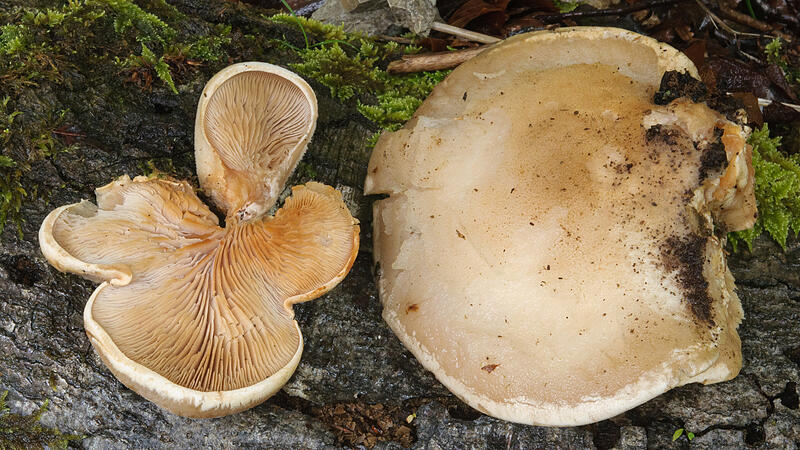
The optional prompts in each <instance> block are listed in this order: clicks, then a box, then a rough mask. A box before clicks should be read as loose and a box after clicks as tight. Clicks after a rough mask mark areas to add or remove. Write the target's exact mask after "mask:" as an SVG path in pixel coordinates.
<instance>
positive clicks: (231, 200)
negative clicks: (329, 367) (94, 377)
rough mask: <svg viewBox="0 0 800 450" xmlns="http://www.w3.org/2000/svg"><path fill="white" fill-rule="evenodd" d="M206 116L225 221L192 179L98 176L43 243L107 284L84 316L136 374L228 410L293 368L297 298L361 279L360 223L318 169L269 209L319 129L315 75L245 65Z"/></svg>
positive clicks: (271, 388)
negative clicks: (318, 179)
mask: <svg viewBox="0 0 800 450" xmlns="http://www.w3.org/2000/svg"><path fill="white" fill-rule="evenodd" d="M197 118H198V119H197V126H198V128H199V131H198V133H197V142H196V147H197V164H198V172H199V173H200V174H201V177H200V179H201V184H202V185H203V187H204V189H205V192H206V193H207V194H208V195H209V196H210V197H211V198H212V199H214V201H215V202H217V204H218V206H219V207H220V208H221V209H222V210H223V211H225V212H226V214H227V217H226V223H225V226H224V227H221V226H220V225H219V223H218V219H217V217H216V216H215V215H214V214H213V213H212V212H211V210H210V209H209V208H208V207H207V206H206V205H205V204H203V202H202V201H201V200H200V199H199V198H198V197H197V195H196V194H195V192H194V190H193V188H192V187H191V186H190V185H189V184H188V183H187V182H185V181H175V180H169V179H157V178H147V177H141V176H140V177H136V178H134V179H130V178H129V177H128V176H122V177H120V178H118V179H117V180H115V181H113V182H112V183H109V184H108V185H106V186H103V187H100V188H98V189H97V190H96V196H97V205H94V204H92V203H90V202H89V201H82V202H80V203H76V204H72V205H66V206H62V207H60V208H57V209H55V210H54V211H52V212H51V213H50V214H49V215H48V216H47V218H46V219H45V220H44V222H43V223H42V226H41V228H40V231H39V242H40V246H41V249H42V253H43V254H44V255H45V257H46V258H47V260H48V261H49V262H50V263H51V264H52V265H53V266H55V267H56V268H57V269H58V270H60V271H62V272H71V273H76V274H78V275H81V276H83V277H84V278H88V279H90V280H93V281H97V282H102V284H101V285H100V286H99V287H98V288H97V289H96V290H95V291H94V293H93V294H92V296H91V297H90V298H89V301H88V302H87V304H86V307H85V309H84V326H85V328H86V333H87V334H88V336H89V340H90V342H91V343H92V345H93V346H94V348H95V350H96V351H97V353H98V354H99V355H100V358H101V359H102V360H103V362H104V363H105V364H106V366H108V368H109V369H110V370H111V371H112V372H113V373H114V375H115V376H116V377H117V378H118V379H119V380H120V381H122V382H123V383H124V384H125V385H126V386H128V387H130V388H131V389H133V390H134V391H136V392H137V393H139V394H140V395H142V396H143V397H145V398H147V399H148V400H150V401H152V402H154V403H156V404H157V405H159V406H161V407H163V408H165V409H167V410H168V411H170V412H173V413H175V414H178V415H182V416H187V417H219V416H223V415H227V414H232V413H235V412H237V411H241V410H244V409H247V408H250V407H252V406H254V405H256V404H258V403H260V402H262V401H264V400H265V399H266V398H268V397H270V396H271V395H273V394H274V393H275V392H277V391H278V389H280V388H281V386H283V384H284V383H285V382H286V381H287V380H288V379H289V377H290V376H291V375H292V373H293V372H294V370H295V368H296V367H297V364H298V363H299V361H300V356H301V354H302V351H303V339H302V335H301V333H300V329H299V327H298V325H297V322H296V321H294V320H293V318H294V313H293V311H292V305H294V304H296V303H299V302H304V301H307V300H311V299H314V298H317V297H319V296H320V295H322V294H324V293H325V292H327V291H328V290H330V289H331V288H332V287H334V286H335V285H336V284H337V283H339V281H341V280H342V279H343V278H344V277H345V275H346V274H347V272H348V271H349V270H350V268H351V267H352V265H353V261H354V260H355V257H356V254H357V252H358V236H359V227H358V225H357V221H356V220H355V219H354V218H353V217H352V216H351V215H350V212H349V211H348V210H347V207H346V206H345V204H344V202H343V201H342V196H341V194H340V193H339V192H338V191H336V190H334V189H333V188H331V187H329V186H325V185H323V184H319V183H315V182H309V183H307V184H305V185H303V186H296V187H294V188H293V189H292V194H291V196H290V197H288V198H287V199H286V200H285V202H284V204H283V207H282V208H280V209H278V210H277V212H276V213H275V215H274V216H269V215H268V214H267V211H269V209H270V208H271V207H272V206H273V204H274V203H275V200H276V198H277V195H278V193H279V189H280V187H281V186H282V183H284V182H285V181H286V179H287V177H288V176H289V173H290V172H291V170H292V169H293V168H294V166H295V165H296V164H297V161H298V160H299V159H300V156H301V155H302V153H303V151H305V146H306V144H307V143H308V140H309V139H310V137H311V133H312V132H313V129H314V121H315V120H316V98H315V97H314V94H313V92H312V91H311V89H310V88H309V87H308V85H307V84H306V83H305V82H304V81H303V80H302V79H300V78H299V77H297V76H296V75H293V74H291V73H289V72H287V71H286V70H284V69H281V68H279V67H276V66H272V65H270V64H264V63H243V64H237V65H234V66H232V67H229V68H227V69H225V70H223V71H222V72H220V73H219V74H217V75H216V76H215V77H214V78H212V80H211V81H210V82H209V83H208V85H207V86H206V89H205V90H204V92H203V96H202V99H201V101H200V104H199V107H198V113H197ZM207 136H208V137H207Z"/></svg>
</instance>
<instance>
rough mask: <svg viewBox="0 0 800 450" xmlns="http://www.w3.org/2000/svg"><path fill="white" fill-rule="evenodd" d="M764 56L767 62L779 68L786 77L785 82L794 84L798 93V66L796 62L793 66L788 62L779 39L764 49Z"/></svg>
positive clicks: (799, 81) (799, 78) (799, 79)
mask: <svg viewBox="0 0 800 450" xmlns="http://www.w3.org/2000/svg"><path fill="white" fill-rule="evenodd" d="M764 54H765V55H766V56H767V62H768V63H770V64H775V65H776V66H778V67H780V68H781V69H782V70H783V73H784V75H785V76H786V81H788V82H789V83H790V84H794V85H795V86H794V88H795V91H796V92H798V93H800V86H798V84H800V66H798V65H797V61H794V64H792V63H791V62H790V60H789V56H788V55H787V54H786V51H785V50H784V48H783V41H782V40H781V39H780V38H774V39H773V40H772V41H770V43H769V44H767V45H766V46H765V47H764Z"/></svg>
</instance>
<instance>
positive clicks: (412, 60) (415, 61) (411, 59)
mask: <svg viewBox="0 0 800 450" xmlns="http://www.w3.org/2000/svg"><path fill="white" fill-rule="evenodd" d="M486 47H487V46H485V45H484V46H481V47H476V48H469V49H466V50H456V51H452V52H437V53H425V54H422V55H405V56H403V58H402V59H399V60H397V61H392V62H391V63H389V67H387V68H386V70H387V71H388V72H389V73H414V72H424V71H428V70H443V69H451V68H453V67H456V66H458V65H459V64H461V63H463V62H464V61H468V60H470V59H472V58H474V57H475V56H476V55H477V54H478V53H480V52H482V51H483V50H484V49H485V48H486Z"/></svg>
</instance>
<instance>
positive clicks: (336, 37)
mask: <svg viewBox="0 0 800 450" xmlns="http://www.w3.org/2000/svg"><path fill="white" fill-rule="evenodd" d="M271 20H273V21H275V22H279V23H283V24H287V25H291V26H298V27H301V28H302V29H303V30H304V35H305V36H306V37H307V40H306V45H305V48H298V47H296V46H291V45H289V47H290V48H291V49H292V50H293V51H294V52H295V53H296V54H297V56H298V57H299V58H300V59H301V62H299V63H295V64H291V65H290V66H291V68H292V69H294V70H295V71H297V72H298V73H300V74H301V75H304V76H306V77H309V78H312V79H314V80H316V81H318V82H320V83H321V84H323V85H324V86H327V87H328V88H329V89H330V91H331V95H333V96H334V97H336V98H338V99H340V100H345V101H346V100H350V99H353V98H355V99H356V103H357V106H358V111H359V112H360V113H361V114H362V115H363V116H364V117H366V118H367V119H369V120H371V121H372V122H374V123H375V124H376V125H378V126H379V127H380V128H381V129H385V130H396V129H398V128H400V127H401V126H402V125H403V123H405V122H406V121H407V120H408V119H409V118H410V117H411V116H412V115H413V114H414V111H416V109H417V108H418V107H419V105H420V104H421V103H422V100H423V99H425V97H427V96H428V94H429V93H430V92H431V90H432V89H433V87H434V86H436V85H437V84H438V83H439V82H440V81H441V80H443V79H444V77H445V76H447V74H448V73H449V72H450V71H435V72H423V73H416V74H407V75H392V74H389V73H388V72H387V71H386V66H387V65H388V63H389V62H390V61H392V60H394V59H398V58H399V57H400V56H401V55H403V54H405V53H415V52H417V51H419V48H418V47H415V46H411V45H408V46H406V45H399V44H397V43H396V42H388V43H379V42H376V41H374V40H372V39H370V38H368V37H366V36H363V35H360V34H349V33H345V32H344V30H342V28H341V27H335V26H331V25H324V24H321V23H319V22H317V21H315V20H311V19H306V18H303V17H295V16H292V15H289V14H279V15H277V16H273V17H272V18H271ZM371 143H372V142H371Z"/></svg>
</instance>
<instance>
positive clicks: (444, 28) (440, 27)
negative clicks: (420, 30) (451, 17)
mask: <svg viewBox="0 0 800 450" xmlns="http://www.w3.org/2000/svg"><path fill="white" fill-rule="evenodd" d="M431 30H435V31H439V32H442V33H447V34H452V35H453V36H456V37H460V38H462V39H466V40H468V41H473V42H480V43H481V44H494V43H495V42H500V39H499V38H496V37H494V36H489V35H488V34H483V33H476V32H474V31H470V30H465V29H463V28H458V27H454V26H452V25H448V24H446V23H441V22H433V25H431Z"/></svg>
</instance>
